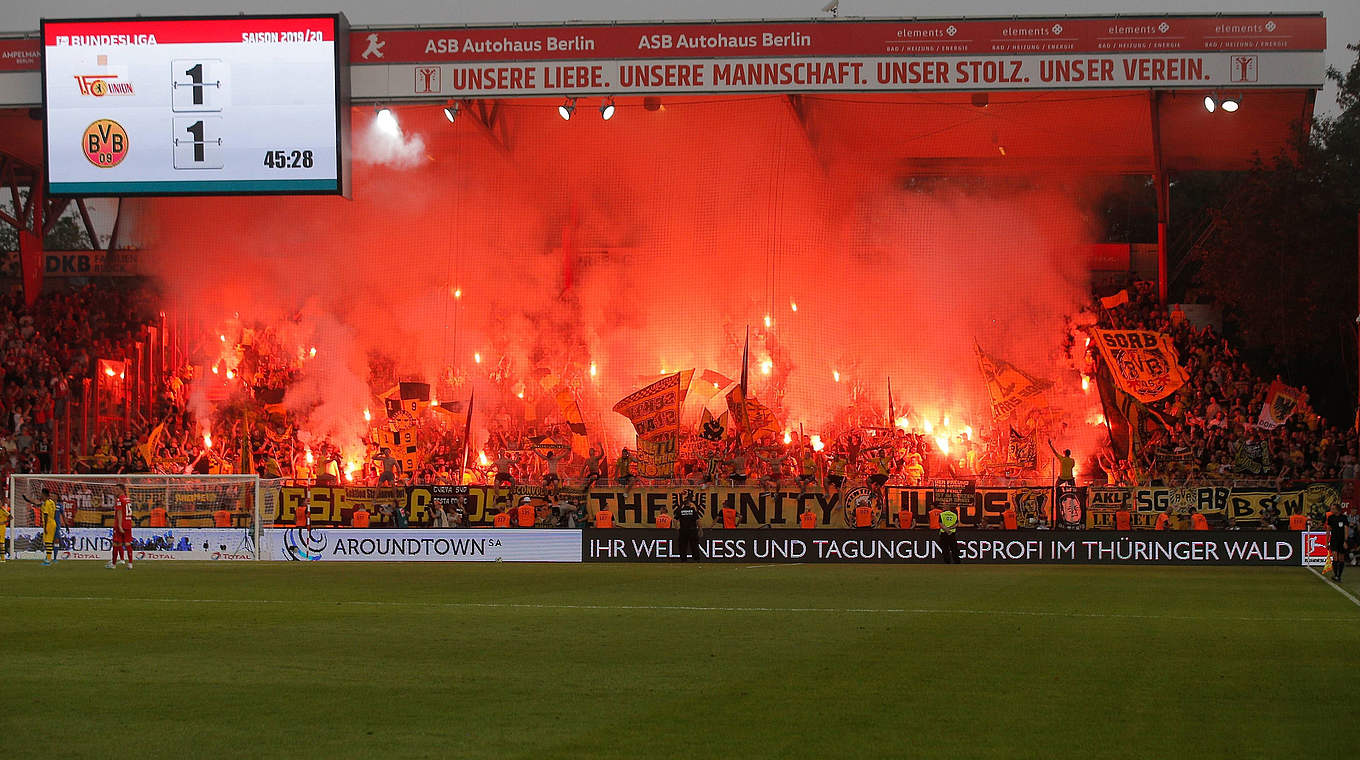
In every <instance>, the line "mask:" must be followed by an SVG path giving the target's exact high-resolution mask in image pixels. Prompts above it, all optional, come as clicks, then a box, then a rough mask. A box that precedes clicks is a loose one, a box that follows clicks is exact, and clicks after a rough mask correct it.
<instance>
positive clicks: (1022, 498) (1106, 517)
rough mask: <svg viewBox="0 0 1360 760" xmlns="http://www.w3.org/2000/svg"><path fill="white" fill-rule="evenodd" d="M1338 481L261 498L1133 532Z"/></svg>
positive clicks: (1332, 495)
mask: <svg viewBox="0 0 1360 760" xmlns="http://www.w3.org/2000/svg"><path fill="white" fill-rule="evenodd" d="M1342 485H1343V484H1342V483H1340V482H1331V481H1328V482H1318V483H1311V484H1308V485H1303V486H1298V487H1294V488H1288V489H1284V490H1279V491H1274V490H1269V489H1264V488H1234V487H1232V486H1228V485H1201V486H1182V487H1170V486H1138V487H1108V486H1099V487H1097V486H1090V487H1088V486H1080V487H1076V488H1071V487H1068V488H1062V489H1060V490H1059V491H1058V493H1057V499H1056V501H1055V498H1054V496H1055V494H1054V489H1053V488H1052V487H1048V486H1021V487H1016V486H1009V487H1002V486H997V487H989V486H972V485H971V484H964V483H962V482H959V481H953V482H948V483H946V484H945V485H944V486H943V487H941V488H935V487H931V486H911V487H897V486H889V487H888V505H887V509H886V511H885V510H884V509H882V508H881V507H879V506H878V504H877V502H876V492H875V490H874V489H872V488H869V487H868V486H863V485H856V486H851V487H848V488H846V489H844V490H843V491H841V492H840V493H827V492H824V491H821V490H820V489H814V490H808V491H799V490H797V489H792V488H782V489H775V490H765V489H762V488H759V487H755V486H741V487H725V486H719V487H714V488H687V487H683V486H641V487H636V488H623V487H621V486H599V487H596V488H593V489H591V490H590V491H589V492H583V491H581V490H580V489H568V488H564V489H561V490H560V491H559V492H558V493H557V494H556V496H555V497H554V495H553V494H552V493H551V491H550V490H549V489H546V488H543V487H541V486H530V485H516V486H508V487H505V488H497V487H495V486H487V485H473V486H444V485H414V486H397V487H395V488H394V487H387V488H372V487H350V488H345V487H342V486H334V487H321V486H318V487H313V488H310V489H307V488H304V487H302V486H287V487H284V488H282V489H281V492H280V494H279V498H277V499H264V500H263V503H262V506H263V507H264V509H262V511H261V515H260V517H261V521H262V522H263V523H265V524H271V523H284V524H289V525H291V524H292V523H293V521H294V517H295V515H296V510H297V508H298V506H299V505H301V504H303V503H304V502H303V497H304V496H306V495H310V502H308V503H309V506H310V517H311V520H310V522H311V524H312V525H330V526H337V525H349V524H350V522H351V519H352V515H353V512H354V511H355V510H356V509H358V508H359V507H361V506H362V507H363V508H364V509H366V510H367V511H368V512H369V513H370V524H371V525H372V526H373V527H384V526H388V525H390V524H391V516H390V515H389V514H388V510H389V508H391V507H401V508H403V509H404V510H405V511H406V513H407V515H408V516H409V519H410V523H411V525H429V524H431V522H432V520H433V517H434V509H435V508H436V507H440V508H444V509H454V508H461V509H462V510H463V511H464V513H465V514H466V516H467V523H468V525H469V526H488V525H491V524H492V519H493V517H494V516H495V513H496V512H497V511H498V509H503V508H506V507H507V506H514V505H518V504H519V503H520V502H521V501H522V500H524V499H525V498H526V497H527V499H528V500H529V501H530V502H531V503H533V504H534V505H535V506H536V507H538V511H539V516H540V518H541V519H540V523H541V524H552V523H554V522H555V521H556V515H555V514H554V513H553V510H552V507H551V505H552V504H553V503H556V504H557V505H558V506H559V507H560V508H561V509H563V510H566V511H572V512H576V513H577V515H578V517H579V518H580V520H581V521H582V522H585V523H587V524H590V523H593V520H594V516H595V514H596V513H597V512H599V511H600V510H601V509H607V510H609V511H610V512H611V513H612V514H613V517H614V520H613V522H614V524H615V525H616V526H618V527H621V528H646V527H652V526H655V525H656V517H657V515H658V514H660V513H661V512H668V513H669V512H673V511H674V510H675V508H676V507H677V506H679V505H681V504H683V503H688V504H692V505H694V506H696V507H698V508H699V510H700V512H701V514H702V518H701V519H700V525H701V526H703V527H706V528H707V527H714V526H716V525H719V524H721V517H722V510H723V509H733V510H736V514H737V520H738V524H739V525H740V526H741V527H745V528H787V529H797V528H798V526H799V520H798V516H799V515H800V514H801V513H803V512H804V511H811V512H812V513H813V514H814V515H815V516H816V526H817V527H820V528H848V527H851V526H853V525H854V523H855V520H854V514H853V513H854V509H855V508H856V507H858V506H870V507H871V508H872V510H873V527H875V528H879V529H896V528H897V527H898V526H899V524H901V522H900V520H901V514H900V513H901V512H903V511H905V512H907V513H909V514H910V515H911V518H910V520H911V524H914V525H916V526H917V527H919V526H923V525H928V524H929V519H930V510H932V509H935V508H937V507H940V508H944V507H948V508H951V509H954V510H956V511H957V513H958V515H959V524H960V525H962V526H965V527H976V526H987V527H991V528H998V527H1000V526H1001V525H1002V524H1003V514H1004V513H1005V512H1006V511H1007V510H1013V511H1014V512H1015V514H1016V517H1017V519H1018V521H1019V524H1020V525H1022V526H1025V525H1033V524H1036V523H1037V522H1039V521H1040V520H1041V519H1042V520H1043V521H1044V522H1046V523H1047V524H1048V525H1050V526H1054V525H1056V526H1057V527H1066V528H1073V527H1079V526H1082V525H1085V526H1086V527H1088V528H1097V529H1101V528H1112V527H1113V526H1114V513H1115V511H1117V510H1119V509H1128V510H1129V512H1131V513H1132V523H1133V527H1134V529H1135V530H1138V529H1145V528H1151V527H1152V526H1153V525H1154V524H1155V523H1156V519H1157V516H1158V515H1160V514H1162V513H1163V512H1166V511H1169V512H1170V513H1171V514H1172V516H1173V517H1174V518H1175V519H1176V523H1177V524H1178V525H1179V524H1182V523H1188V515H1189V513H1190V510H1191V508H1192V507H1193V508H1194V509H1195V510H1196V511H1198V512H1200V513H1202V514H1205V515H1207V516H1208V517H1209V519H1210V520H1211V521H1212V523H1214V524H1219V523H1224V522H1226V521H1227V519H1228V518H1229V517H1231V518H1233V519H1234V520H1235V521H1236V522H1237V523H1238V524H1240V525H1248V526H1250V525H1255V524H1257V523H1259V522H1260V520H1261V518H1262V517H1263V516H1264V515H1266V514H1267V513H1268V512H1269V511H1271V510H1272V509H1273V511H1274V512H1276V513H1277V514H1278V515H1279V517H1280V519H1286V520H1287V519H1288V517H1289V516H1290V515H1297V514H1302V515H1310V516H1315V517H1321V516H1322V515H1323V514H1324V513H1325V512H1326V511H1327V510H1329V509H1332V508H1334V507H1335V506H1336V505H1338V504H1339V503H1341V501H1342V498H1343V488H1342ZM171 517H172V519H173V521H174V524H175V526H177V527H183V526H185V525H209V524H210V523H209V522H206V520H208V519H209V517H208V516H207V515H206V513H192V514H191V513H188V512H175V513H172V515H171Z"/></svg>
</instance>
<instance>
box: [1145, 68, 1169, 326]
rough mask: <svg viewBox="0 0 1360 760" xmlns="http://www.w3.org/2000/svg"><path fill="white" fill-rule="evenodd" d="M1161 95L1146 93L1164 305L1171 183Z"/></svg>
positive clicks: (1159, 286)
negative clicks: (1164, 152)
mask: <svg viewBox="0 0 1360 760" xmlns="http://www.w3.org/2000/svg"><path fill="white" fill-rule="evenodd" d="M1160 99H1161V93H1160V92H1158V91H1157V90H1150V91H1149V92H1148V115H1149V116H1150V118H1151V120H1152V181H1153V184H1154V186H1155V187H1156V190H1157V302H1158V303H1160V304H1161V305H1163V306H1165V305H1166V279H1167V266H1166V246H1167V225H1168V224H1169V223H1170V221H1171V182H1170V178H1169V177H1168V176H1167V173H1166V165H1165V164H1164V163H1163V161H1162V118H1161V113H1160V110H1159V108H1158V105H1159V102H1160Z"/></svg>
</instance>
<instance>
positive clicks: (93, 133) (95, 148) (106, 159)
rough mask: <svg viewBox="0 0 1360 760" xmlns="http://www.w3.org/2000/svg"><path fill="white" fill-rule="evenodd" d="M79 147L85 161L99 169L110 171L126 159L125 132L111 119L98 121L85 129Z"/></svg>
mask: <svg viewBox="0 0 1360 760" xmlns="http://www.w3.org/2000/svg"><path fill="white" fill-rule="evenodd" d="M80 147H81V150H82V151H83V152H84V153H85V159H86V160H87V161H89V162H90V163H92V164H94V165H95V166H98V167H99V168H101V169H112V168H113V167H115V166H117V165H119V164H121V163H123V159H124V158H127V153H128V135H127V131H126V130H124V129H123V125H122V124H119V123H118V122H116V121H114V120H113V119H100V120H98V121H96V122H94V123H93V124H91V125H90V126H88V127H86V128H85V132H84V134H82V135H81V146H80Z"/></svg>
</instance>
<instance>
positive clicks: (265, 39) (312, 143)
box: [41, 15, 349, 196]
mask: <svg viewBox="0 0 1360 760" xmlns="http://www.w3.org/2000/svg"><path fill="white" fill-rule="evenodd" d="M347 40H348V30H347V27H346V25H345V22H344V17H343V16H336V15H331V16H224V17H192V18H134V19H85V20H70V21H67V20H47V19H44V20H43V23H42V32H41V41H42V46H43V48H42V50H43V53H42V71H43V109H44V112H45V131H44V144H45V150H46V161H45V164H46V167H47V182H48V192H49V193H54V194H79V195H87V196H88V195H114V194H116V195H132V194H141V195H178V194H223V193H232V194H236V193H269V194H278V193H315V194H326V193H330V194H338V193H342V192H343V191H344V181H345V175H346V171H345V153H346V151H344V150H343V146H344V142H345V140H344V135H345V133H346V132H347V128H346V125H347V123H348V114H349V109H348V104H347V102H346V101H347V99H348V98H347V94H348V93H347V88H348V82H349V78H348V76H347V68H346V66H347V61H346V57H345V51H346V46H345V43H346V42H347Z"/></svg>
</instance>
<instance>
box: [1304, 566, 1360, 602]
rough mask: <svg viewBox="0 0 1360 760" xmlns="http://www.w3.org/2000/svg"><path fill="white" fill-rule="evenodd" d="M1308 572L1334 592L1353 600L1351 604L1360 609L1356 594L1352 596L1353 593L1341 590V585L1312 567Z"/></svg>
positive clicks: (1359, 600)
mask: <svg viewBox="0 0 1360 760" xmlns="http://www.w3.org/2000/svg"><path fill="white" fill-rule="evenodd" d="M1308 572H1310V573H1312V574H1313V575H1316V576H1317V577H1318V580H1321V581H1322V582H1323V583H1325V584H1327V585H1328V586H1329V587H1330V588H1331V589H1332V590H1334V591H1336V593H1338V594H1340V595H1342V596H1344V597H1346V598H1347V599H1349V600H1351V604H1354V605H1355V606H1356V607H1360V599H1356V598H1355V595H1354V594H1352V593H1351V592H1349V591H1347V590H1346V589H1344V588H1341V584H1339V583H1334V582H1332V581H1331V580H1329V579H1328V578H1327V576H1325V575H1323V574H1322V573H1319V572H1318V571H1317V570H1314V569H1313V568H1311V567H1310V568H1308Z"/></svg>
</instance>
